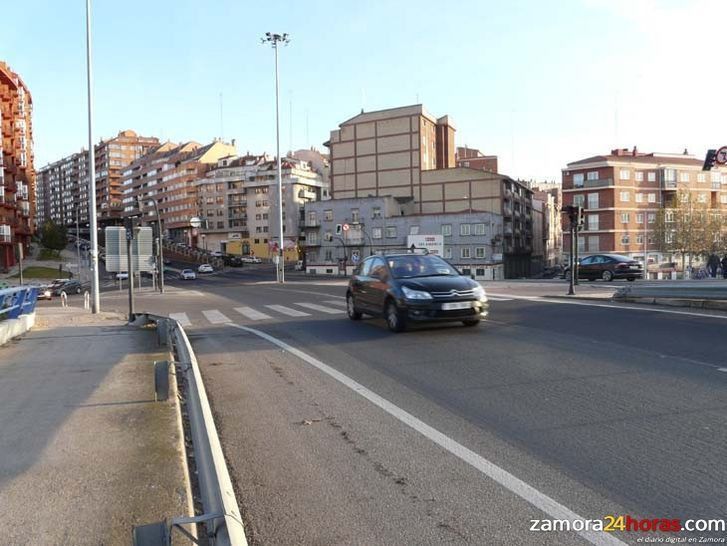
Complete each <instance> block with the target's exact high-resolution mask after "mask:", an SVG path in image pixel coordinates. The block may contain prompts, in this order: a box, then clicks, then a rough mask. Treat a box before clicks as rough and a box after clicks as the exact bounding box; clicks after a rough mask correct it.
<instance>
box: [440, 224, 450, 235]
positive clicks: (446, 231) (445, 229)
mask: <svg viewBox="0 0 727 546" xmlns="http://www.w3.org/2000/svg"><path fill="white" fill-rule="evenodd" d="M442 235H443V236H444V237H451V236H452V224H442Z"/></svg>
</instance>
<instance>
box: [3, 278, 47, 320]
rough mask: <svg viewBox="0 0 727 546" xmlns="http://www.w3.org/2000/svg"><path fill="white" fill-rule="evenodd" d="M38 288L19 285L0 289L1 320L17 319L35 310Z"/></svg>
mask: <svg viewBox="0 0 727 546" xmlns="http://www.w3.org/2000/svg"><path fill="white" fill-rule="evenodd" d="M37 301H38V288H37V287H35V286H18V287H16V288H6V289H4V290H0V320H7V319H16V318H18V317H19V316H20V315H27V314H29V313H32V312H33V311H35V303H36V302H37Z"/></svg>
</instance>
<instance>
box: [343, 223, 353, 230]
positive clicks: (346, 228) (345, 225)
mask: <svg viewBox="0 0 727 546" xmlns="http://www.w3.org/2000/svg"><path fill="white" fill-rule="evenodd" d="M341 229H342V230H343V231H348V230H349V229H351V226H349V225H348V224H343V226H341Z"/></svg>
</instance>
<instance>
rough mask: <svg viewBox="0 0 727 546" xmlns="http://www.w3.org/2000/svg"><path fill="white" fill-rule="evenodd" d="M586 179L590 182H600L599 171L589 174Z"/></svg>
mask: <svg viewBox="0 0 727 546" xmlns="http://www.w3.org/2000/svg"><path fill="white" fill-rule="evenodd" d="M586 178H588V180H598V171H591V172H589V173H588V175H587V177H586Z"/></svg>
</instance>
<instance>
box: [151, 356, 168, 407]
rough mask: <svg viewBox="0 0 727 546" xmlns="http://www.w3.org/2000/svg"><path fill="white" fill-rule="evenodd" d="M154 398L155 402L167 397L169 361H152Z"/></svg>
mask: <svg viewBox="0 0 727 546" xmlns="http://www.w3.org/2000/svg"><path fill="white" fill-rule="evenodd" d="M154 399H155V400H156V401H157V402H160V401H163V400H168V399H169V361H168V360H157V361H156V362H154Z"/></svg>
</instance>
